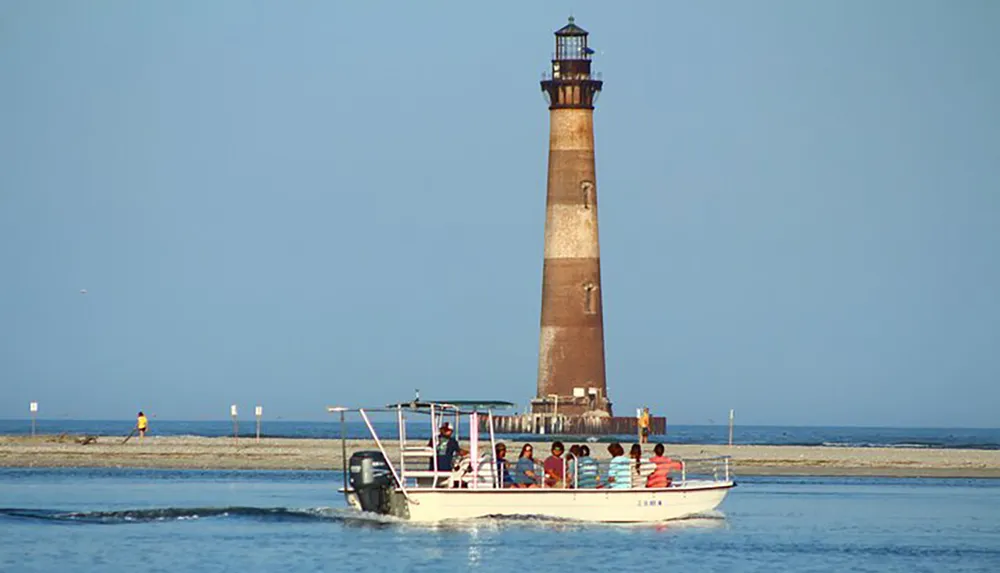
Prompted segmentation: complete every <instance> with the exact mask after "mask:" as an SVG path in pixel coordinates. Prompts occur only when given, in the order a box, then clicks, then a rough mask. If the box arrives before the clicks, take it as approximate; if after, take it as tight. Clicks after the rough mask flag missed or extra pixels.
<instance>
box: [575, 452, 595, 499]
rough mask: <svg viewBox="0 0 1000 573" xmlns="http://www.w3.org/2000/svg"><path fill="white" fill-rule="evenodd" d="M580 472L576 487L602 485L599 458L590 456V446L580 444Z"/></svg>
mask: <svg viewBox="0 0 1000 573" xmlns="http://www.w3.org/2000/svg"><path fill="white" fill-rule="evenodd" d="M577 465H578V466H579V470H578V471H579V473H578V474H577V477H576V487H578V488H595V487H598V486H599V485H600V482H601V476H600V471H599V470H598V467H597V460H595V459H594V458H592V457H590V447H589V446H587V445H582V446H580V460H579V461H578V462H577Z"/></svg>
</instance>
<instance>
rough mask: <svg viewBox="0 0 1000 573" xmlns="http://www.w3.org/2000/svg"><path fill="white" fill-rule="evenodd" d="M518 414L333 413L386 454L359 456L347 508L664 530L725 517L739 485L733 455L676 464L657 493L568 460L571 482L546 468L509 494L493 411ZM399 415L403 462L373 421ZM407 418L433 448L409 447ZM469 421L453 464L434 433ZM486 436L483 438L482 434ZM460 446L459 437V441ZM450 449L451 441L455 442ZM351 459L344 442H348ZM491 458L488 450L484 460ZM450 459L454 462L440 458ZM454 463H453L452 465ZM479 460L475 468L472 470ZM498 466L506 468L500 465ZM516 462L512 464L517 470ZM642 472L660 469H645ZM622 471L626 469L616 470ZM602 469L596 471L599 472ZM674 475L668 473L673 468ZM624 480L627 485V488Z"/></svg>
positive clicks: (424, 405)
mask: <svg viewBox="0 0 1000 573" xmlns="http://www.w3.org/2000/svg"><path fill="white" fill-rule="evenodd" d="M511 406H513V404H510V403H509V402H476V401H451V402H418V401H414V402H409V403H400V404H391V405H389V406H386V407H385V408H373V409H366V408H359V409H348V408H340V407H331V408H328V411H330V412H339V413H340V419H341V424H342V426H343V423H344V416H345V414H346V413H347V412H357V413H358V414H359V415H360V416H361V418H362V420H364V422H365V425H366V426H367V428H368V431H369V432H370V433H371V436H372V438H373V439H374V440H375V443H376V445H377V447H378V450H370V451H357V452H354V453H353V454H352V455H351V457H350V462H349V464H348V468H347V471H345V472H344V487H343V490H342V491H343V493H344V495H345V498H346V500H347V503H348V504H349V505H350V506H351V507H353V508H355V509H357V510H360V511H366V512H371V513H375V514H383V515H392V516H396V517H399V518H403V519H408V520H412V521H419V522H436V521H443V520H451V519H473V518H479V517H489V516H538V517H545V518H553V519H572V520H581V521H593V522H609V523H613V522H622V523H627V522H639V523H642V522H659V521H666V520H671V519H680V518H684V517H689V516H694V515H699V514H704V513H707V512H710V511H712V510H714V509H715V508H717V507H718V506H719V504H721V503H722V501H723V499H725V497H726V494H727V493H728V492H729V490H730V489H731V488H733V487H734V486H735V485H736V483H735V482H734V481H733V479H732V475H731V463H730V458H729V457H728V456H722V457H715V458H702V459H686V460H685V459H674V460H673V461H674V462H677V463H676V464H674V465H673V466H672V467H674V468H676V470H675V472H674V475H673V476H672V477H669V478H666V476H665V475H664V477H665V478H666V479H664V480H662V481H660V485H662V487H649V486H648V485H647V483H648V482H647V480H646V479H645V478H643V479H638V480H637V479H634V478H633V479H632V480H631V481H630V482H628V483H626V481H628V479H629V478H628V477H623V476H622V474H621V473H620V472H618V473H617V474H616V471H617V470H616V468H614V467H612V463H610V462H606V461H602V462H596V461H591V462H590V465H589V468H590V469H584V468H588V464H587V463H586V460H584V459H583V458H581V457H578V456H576V455H573V454H568V455H567V456H566V458H564V459H563V461H562V468H561V469H562V471H561V472H560V475H561V476H562V478H563V479H559V480H551V479H550V480H546V479H544V478H543V477H542V476H544V475H545V471H544V468H543V467H542V464H540V463H537V462H534V463H533V465H534V467H533V468H532V470H533V471H532V472H531V474H533V475H535V476H538V478H539V479H537V480H536V481H534V482H533V483H531V484H527V486H526V487H519V485H520V486H523V485H525V484H516V485H511V484H510V483H509V479H507V476H505V475H504V472H506V471H507V469H506V467H507V466H506V464H504V463H503V462H502V461H500V460H498V459H497V458H498V456H497V439H496V436H495V433H494V425H493V421H494V420H493V411H494V410H497V409H502V408H508V407H511ZM374 412H392V413H395V414H396V422H397V428H398V436H397V437H395V439H397V440H398V442H399V456H398V458H397V459H396V460H395V461H393V460H391V459H390V456H389V454H388V453H387V451H386V449H385V447H384V445H383V441H382V437H380V436H379V435H378V433H377V432H376V431H375V428H374V426H373V425H372V423H371V419H370V417H369V414H371V413H374ZM409 415H424V416H428V420H429V423H430V427H431V436H432V437H431V439H430V441H429V442H428V441H425V440H419V441H416V442H415V441H414V440H409V439H407V435H406V422H407V416H409ZM462 417H467V419H468V427H469V428H470V435H469V438H468V446H469V447H468V451H467V454H466V455H455V456H450V455H447V452H448V449H449V446H448V444H447V443H444V442H443V440H445V438H442V437H441V436H438V434H437V432H436V431H435V430H436V429H437V428H438V427H439V425H440V426H441V427H445V426H447V427H451V426H449V423H450V420H454V422H455V423H454V426H453V428H454V430H456V431H457V430H458V428H460V427H461V424H459V422H460V421H461V418H462ZM481 426H482V427H484V428H485V431H484V432H483V435H480V427H481ZM455 438H456V441H457V436H455ZM449 441H450V440H449ZM341 447H342V448H343V450H344V459H345V460H346V459H347V455H346V440H343V439H342V446H341ZM481 450H483V451H481ZM442 452H444V453H445V454H446V455H444V456H442ZM442 460H444V462H446V461H447V460H452V461H453V463H452V464H450V465H449V467H439V464H440V465H442V466H443V465H445V463H444V462H443V461H442ZM473 461H475V462H474V463H473ZM498 461H500V463H498ZM511 463H513V462H511ZM644 466H646V467H650V468H653V469H654V470H655V467H654V466H655V464H651V463H650V462H649V461H644ZM618 469H620V468H618ZM595 470H596V471H595ZM666 471H669V469H667V470H666ZM623 480H625V481H623Z"/></svg>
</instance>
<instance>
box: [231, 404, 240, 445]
mask: <svg viewBox="0 0 1000 573" xmlns="http://www.w3.org/2000/svg"><path fill="white" fill-rule="evenodd" d="M229 415H230V416H232V417H233V441H234V442H236V443H239V441H240V424H239V422H237V421H236V415H237V410H236V404H233V405H232V406H230V407H229Z"/></svg>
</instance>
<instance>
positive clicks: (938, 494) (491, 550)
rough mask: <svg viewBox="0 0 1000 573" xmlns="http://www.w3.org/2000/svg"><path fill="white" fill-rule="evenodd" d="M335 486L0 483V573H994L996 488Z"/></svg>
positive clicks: (249, 481) (854, 484) (32, 477)
mask: <svg viewBox="0 0 1000 573" xmlns="http://www.w3.org/2000/svg"><path fill="white" fill-rule="evenodd" d="M340 483H341V474H340V473H338V472H287V471H268V472H264V471H253V472H248V471H240V472H232V471H175V470H108V469H58V470H54V469H0V570H2V571H4V572H22V571H23V572H35V571H38V572H43V571H44V572H48V571H72V572H74V573H90V572H104V571H141V572H142V573H153V572H158V571H183V572H201V571H206V572H210V571H282V572H292V571H295V572H306V571H358V570H363V571H447V570H456V571H466V570H475V571H504V572H508V571H510V570H511V569H512V568H520V569H526V570H531V571H555V570H559V569H565V570H569V571H574V572H576V571H600V572H604V573H606V572H607V571H664V570H667V571H677V570H686V571H719V572H722V571H725V572H727V573H728V572H742V571H814V572H837V573H840V572H843V571H879V572H897V571H898V572H903V571H906V572H910V571H933V572H935V573H940V572H942V571H949V572H959V571H983V572H986V571H990V572H996V571H1000V480H971V479H963V480H954V479H952V480H932V479H874V478H838V479H829V478H812V479H803V478H794V479H787V478H786V479H781V478H747V479H744V480H741V482H740V485H739V486H738V487H737V488H735V489H734V490H732V493H731V494H730V496H729V497H728V498H727V500H726V501H725V502H724V503H723V505H722V506H721V507H720V511H719V512H717V513H713V514H712V515H708V516H704V517H699V518H694V519H687V520H681V521H675V522H668V523H664V524H657V525H600V524H583V523H576V522H565V521H545V520H537V519H534V520H533V519H526V520H515V519H505V520H497V519H481V520H474V521H464V522H454V523H447V524H442V525H436V526H426V525H424V526H421V525H414V524H409V523H404V522H399V521H394V520H391V519H376V518H366V517H364V516H361V515H359V514H355V513H352V512H351V511H350V510H349V509H347V508H346V506H345V504H344V503H343V500H342V499H341V498H340V497H339V495H338V494H337V493H336V488H337V487H339V485H340Z"/></svg>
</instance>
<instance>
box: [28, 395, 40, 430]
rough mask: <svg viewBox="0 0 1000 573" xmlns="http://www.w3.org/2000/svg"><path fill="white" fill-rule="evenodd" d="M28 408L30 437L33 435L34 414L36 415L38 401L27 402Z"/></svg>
mask: <svg viewBox="0 0 1000 573" xmlns="http://www.w3.org/2000/svg"><path fill="white" fill-rule="evenodd" d="M28 410H29V411H30V412H31V437H32V438H34V437H35V416H37V415H38V402H32V403H31V404H28Z"/></svg>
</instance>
